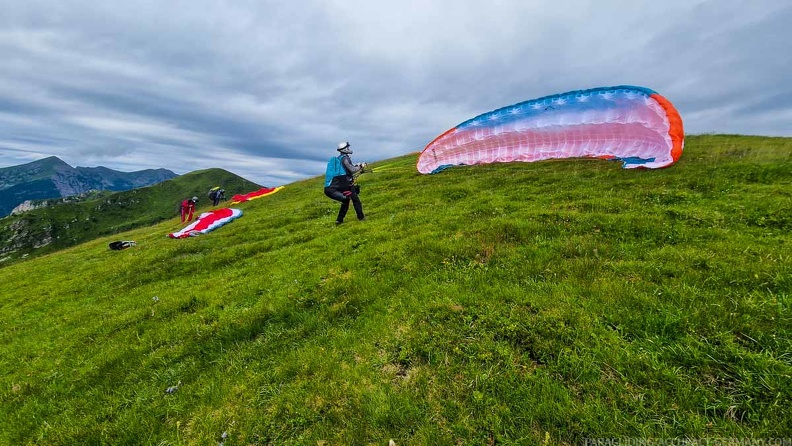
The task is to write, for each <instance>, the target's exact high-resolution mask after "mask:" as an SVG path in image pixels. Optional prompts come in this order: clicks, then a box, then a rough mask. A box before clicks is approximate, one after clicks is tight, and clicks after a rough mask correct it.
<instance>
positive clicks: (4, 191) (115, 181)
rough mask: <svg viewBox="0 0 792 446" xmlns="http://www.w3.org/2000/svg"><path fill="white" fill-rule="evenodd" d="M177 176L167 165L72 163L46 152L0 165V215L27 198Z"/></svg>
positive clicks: (149, 182) (117, 187) (131, 185)
mask: <svg viewBox="0 0 792 446" xmlns="http://www.w3.org/2000/svg"><path fill="white" fill-rule="evenodd" d="M177 176H178V175H177V174H176V173H174V172H172V171H170V170H168V169H144V170H139V171H134V172H121V171H117V170H113V169H110V168H108V167H104V166H98V167H82V166H78V167H72V166H71V165H69V164H68V163H66V162H65V161H63V160H61V159H60V158H58V157H57V156H49V157H47V158H42V159H40V160H36V161H33V162H30V163H26V164H20V165H17V166H10V167H3V168H0V192H1V193H0V217H3V216H6V215H9V214H10V213H11V211H12V210H13V209H14V208H16V207H17V206H18V205H20V204H22V203H24V202H25V201H27V200H44V199H54V198H63V197H68V196H72V195H79V194H84V193H87V192H89V191H91V190H108V191H115V192H118V191H124V190H131V189H135V188H139V187H145V186H150V185H153V184H157V183H160V182H162V181H165V180H168V179H171V178H175V177H177Z"/></svg>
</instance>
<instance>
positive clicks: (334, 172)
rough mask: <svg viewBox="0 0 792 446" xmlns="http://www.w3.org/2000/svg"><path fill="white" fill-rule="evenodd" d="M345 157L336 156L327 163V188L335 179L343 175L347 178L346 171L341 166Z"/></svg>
mask: <svg viewBox="0 0 792 446" xmlns="http://www.w3.org/2000/svg"><path fill="white" fill-rule="evenodd" d="M343 156H344V155H339V156H334V157H332V158H330V161H328V162H327V169H326V170H325V187H328V186H330V183H332V182H333V178H335V177H337V176H341V175H344V176H346V174H347V173H346V170H345V169H344V166H343V165H342V164H341V157H343Z"/></svg>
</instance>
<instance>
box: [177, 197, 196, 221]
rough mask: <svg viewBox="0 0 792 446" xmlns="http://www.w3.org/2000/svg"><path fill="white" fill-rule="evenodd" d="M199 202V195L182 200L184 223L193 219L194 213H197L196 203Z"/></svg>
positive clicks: (182, 218)
mask: <svg viewBox="0 0 792 446" xmlns="http://www.w3.org/2000/svg"><path fill="white" fill-rule="evenodd" d="M197 202H198V197H192V198H188V199H186V200H184V201H182V204H181V221H182V223H184V222H185V219H186V221H192V219H193V214H194V213H195V203H197Z"/></svg>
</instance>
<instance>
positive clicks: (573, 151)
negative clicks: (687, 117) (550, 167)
mask: <svg viewBox="0 0 792 446" xmlns="http://www.w3.org/2000/svg"><path fill="white" fill-rule="evenodd" d="M684 139H685V136H684V130H683V128H682V118H681V117H680V116H679V112H677V110H676V109H675V108H674V106H673V105H672V104H671V102H669V101H668V100H667V99H666V98H664V97H663V96H661V95H659V94H657V93H656V92H655V91H653V90H650V89H648V88H643V87H633V86H627V85H625V86H618V87H601V88H593V89H589V90H577V91H570V92H568V93H561V94H556V95H552V96H546V97H543V98H539V99H533V100H530V101H525V102H520V103H518V104H514V105H510V106H508V107H504V108H500V109H497V110H494V111H491V112H488V113H484V114H482V115H479V116H476V117H475V118H473V119H470V120H467V121H465V122H463V123H461V124H459V125H458V126H456V127H454V128H452V129H450V130H448V131H446V132H445V133H443V134H442V135H440V136H438V137H437V138H435V139H434V141H432V142H430V143H429V144H428V145H427V146H426V148H424V150H423V151H422V152H421V154H420V156H419V157H418V163H417V168H418V171H419V172H421V173H435V172H439V171H441V170H443V169H445V168H447V167H451V166H458V165H472V164H486V163H498V162H500V163H506V162H512V161H523V162H532V161H540V160H546V159H557V158H578V157H589V158H604V159H617V160H620V161H622V162H623V163H624V165H623V167H624V168H626V169H632V168H649V169H655V168H660V167H666V166H670V165H671V164H673V163H674V162H676V161H677V160H678V159H679V157H680V156H681V155H682V149H683V147H684Z"/></svg>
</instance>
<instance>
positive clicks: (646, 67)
mask: <svg viewBox="0 0 792 446" xmlns="http://www.w3.org/2000/svg"><path fill="white" fill-rule="evenodd" d="M790 19H792V8H790V7H789V6H787V4H786V2H785V1H783V0H766V1H763V2H749V1H738V0H723V1H692V0H691V1H688V0H678V1H668V2H657V1H647V0H641V1H635V2H628V3H626V4H625V3H624V2H616V1H601V2H589V1H582V0H579V1H572V2H564V4H563V5H561V4H559V5H547V4H534V2H521V1H517V0H514V1H509V0H501V1H493V2H488V3H486V4H484V3H481V2H474V1H467V0H465V1H463V0H455V1H451V0H432V1H428V2H427V1H423V0H407V1H405V2H394V3H391V4H387V3H382V2H369V1H364V0H338V1H333V2H324V1H318V0H317V1H296V2H274V1H273V2H270V1H267V2H256V1H240V2H233V3H229V2H221V1H208V0H194V1H190V2H186V1H184V2H181V1H179V2H166V3H164V4H163V3H162V2H149V1H146V2H143V1H134V2H88V1H84V2H81V1H74V2H68V5H67V4H64V3H62V2H54V1H45V0H31V1H27V2H8V4H7V5H4V13H3V16H2V18H0V30H2V31H0V59H1V60H3V61H4V68H3V70H2V71H0V166H5V165H12V164H19V163H22V162H28V161H31V160H32V159H35V157H37V156H48V155H57V156H60V157H61V158H63V159H64V160H65V161H67V162H69V163H70V164H77V165H107V166H108V167H112V168H119V169H120V168H125V169H127V170H137V169H142V168H154V167H165V168H170V169H172V170H174V171H176V172H177V173H185V172H187V171H190V170H194V169H200V168H208V167H222V168H225V169H227V170H230V171H232V172H234V173H237V174H239V175H242V176H244V177H246V178H248V179H251V180H253V181H257V182H259V183H261V184H265V185H268V186H272V185H277V184H283V183H286V182H290V181H294V180H297V179H300V178H305V177H308V176H314V175H320V174H321V173H322V171H323V168H324V160H325V159H326V158H327V157H328V156H330V155H332V154H333V153H334V149H333V148H334V146H335V144H336V143H337V142H338V141H341V140H349V141H351V142H352V144H353V145H354V146H355V156H356V158H360V159H361V160H366V161H375V160H378V159H384V158H389V157H393V156H398V155H402V154H407V153H410V152H413V151H416V150H420V149H421V148H422V147H423V146H424V145H425V144H426V143H428V142H429V141H431V140H432V139H433V138H434V137H435V136H437V135H438V134H440V133H442V132H444V131H445V130H447V129H448V128H450V127H453V126H454V125H456V124H458V123H460V122H462V121H464V120H466V119H468V118H471V117H473V116H475V115H478V114H480V113H483V112H486V111H489V110H492V109H494V108H498V107H502V106H505V105H508V104H511V103H515V102H519V101H524V100H528V99H531V98H535V97H539V96H544V95H548V94H553V93H558V92H562V91H567V90H574V89H580V88H590V87H597V86H602V85H617V84H635V85H643V86H647V87H649V88H653V89H656V90H657V91H658V92H660V93H661V94H663V95H665V96H666V97H668V98H669V99H670V100H671V101H672V102H673V103H674V104H675V105H676V106H677V108H678V109H679V110H680V113H681V114H682V116H683V119H685V126H686V129H687V131H688V132H691V133H697V132H699V133H700V132H724V133H749V134H768V135H786V136H789V135H790V134H792V128H790V124H789V122H792V120H790V119H789V116H790V113H792V111H791V110H792V105H790V101H789V99H790V96H792V90H790V88H789V87H788V86H787V80H786V75H787V74H788V73H789V72H790V70H791V69H792V65H791V64H792V56H790V54H792V51H789V43H788V42H789V41H790V40H792V39H790V34H791V33H792V31H790V30H789V29H788V25H787V23H789V22H790Z"/></svg>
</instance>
